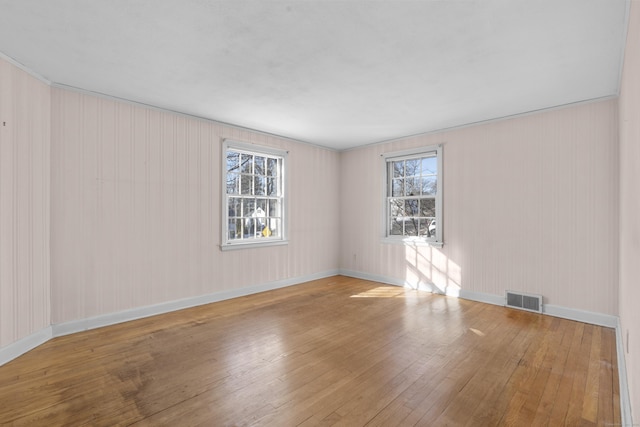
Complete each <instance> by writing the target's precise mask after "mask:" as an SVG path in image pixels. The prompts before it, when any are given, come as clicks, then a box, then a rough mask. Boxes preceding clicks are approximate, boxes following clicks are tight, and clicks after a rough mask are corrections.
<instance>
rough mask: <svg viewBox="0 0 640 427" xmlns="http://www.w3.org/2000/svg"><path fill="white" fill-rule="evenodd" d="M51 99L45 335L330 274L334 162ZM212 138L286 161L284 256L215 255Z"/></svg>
mask: <svg viewBox="0 0 640 427" xmlns="http://www.w3.org/2000/svg"><path fill="white" fill-rule="evenodd" d="M53 99H54V104H55V105H56V108H55V109H54V110H53V117H54V119H55V122H56V125H55V132H54V133H53V143H54V146H55V147H56V150H58V154H59V155H55V156H54V157H53V160H52V170H53V176H54V179H53V182H52V190H51V191H52V197H54V198H55V203H54V209H53V212H52V227H53V235H54V237H55V238H54V239H53V240H52V243H51V245H52V264H53V266H52V276H51V277H52V279H51V280H52V289H53V293H54V303H53V315H52V317H53V323H54V324H56V323H61V322H64V321H69V320H74V319H81V318H87V317H91V316H97V315H100V314H105V313H112V312H117V311H122V310H126V309H130V308H134V307H141V306H146V305H151V304H156V303H160V302H165V301H172V300H177V299H181V298H187V297H192V296H196V295H203V294H209V293H214V292H219V291H224V290H231V289H237V288H240V287H246V286H251V285H258V284H264V283H268V282H273V281H279V280H284V279H289V278H292V277H298V276H307V275H312V274H314V273H320V272H326V271H331V270H335V269H337V265H338V255H337V250H336V248H337V247H338V233H337V230H338V206H339V203H338V188H339V181H338V176H339V173H338V172H339V160H340V155H339V153H337V152H334V151H330V150H326V149H322V148H318V147H314V146H310V145H307V144H299V143H295V142H292V141H290V140H285V139H282V138H277V137H273V136H268V135H263V134H258V133H253V132H250V131H247V130H241V129H237V128H231V127H227V126H223V125H220V124H217V123H212V122H207V121H203V120H197V119H192V118H188V117H184V116H179V115H176V114H172V113H168V112H161V111H158V110H154V109H147V108H143V107H140V106H136V105H132V104H127V103H121V102H116V101H113V100H109V99H104V98H97V97H93V96H91V95H88V94H79V93H75V92H70V91H67V90H63V89H59V88H54V89H53ZM224 138H231V139H238V140H241V141H245V142H252V143H255V144H262V145H267V146H272V147H276V148H280V149H284V150H287V151H289V156H290V162H289V171H288V179H289V196H290V199H289V200H290V204H289V237H290V242H289V244H288V245H286V246H273V247H268V248H258V249H248V250H235V251H225V252H222V251H220V249H219V244H220V214H221V182H220V179H221V171H220V168H221V153H220V150H221V141H222V139H224ZM63 153H64V154H63Z"/></svg>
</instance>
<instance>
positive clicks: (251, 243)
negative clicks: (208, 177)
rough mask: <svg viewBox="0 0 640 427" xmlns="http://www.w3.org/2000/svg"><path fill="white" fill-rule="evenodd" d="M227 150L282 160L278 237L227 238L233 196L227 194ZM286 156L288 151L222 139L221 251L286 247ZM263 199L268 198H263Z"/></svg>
mask: <svg viewBox="0 0 640 427" xmlns="http://www.w3.org/2000/svg"><path fill="white" fill-rule="evenodd" d="M229 150H233V151H239V152H241V153H246V154H253V155H257V156H261V155H263V156H271V157H279V158H281V159H282V164H281V168H280V169H281V170H280V175H281V178H280V179H281V183H280V187H281V188H280V192H281V194H280V196H278V197H279V199H280V203H281V205H280V209H281V216H280V218H281V224H280V232H279V236H277V237H273V236H269V237H262V238H259V239H246V240H244V239H230V238H229V197H234V196H235V195H233V194H227V152H228V151H229ZM287 155H288V151H285V150H279V149H276V148H272V147H265V146H262V145H256V144H251V143H246V142H240V141H234V140H230V139H224V140H223V141H222V156H221V157H222V159H221V166H222V167H221V170H222V173H221V200H222V203H221V205H222V214H221V216H220V218H222V221H221V223H222V224H221V232H222V234H221V243H220V249H221V250H230V249H248V248H258V247H265V246H275V245H286V244H288V240H287V194H288V192H287V190H288V188H287V179H286V177H287ZM254 197H256V198H262V197H261V196H254ZM264 198H268V197H267V196H264Z"/></svg>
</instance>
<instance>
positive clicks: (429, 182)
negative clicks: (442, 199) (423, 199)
mask: <svg viewBox="0 0 640 427" xmlns="http://www.w3.org/2000/svg"><path fill="white" fill-rule="evenodd" d="M437 187H438V186H437V178H436V177H435V176H431V177H428V178H422V194H426V195H429V196H435V195H436V192H437V189H438V188H437Z"/></svg>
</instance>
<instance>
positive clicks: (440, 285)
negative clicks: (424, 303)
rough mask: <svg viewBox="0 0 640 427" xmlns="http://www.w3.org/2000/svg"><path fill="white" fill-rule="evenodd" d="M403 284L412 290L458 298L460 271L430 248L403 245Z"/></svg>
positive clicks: (458, 267)
mask: <svg viewBox="0 0 640 427" xmlns="http://www.w3.org/2000/svg"><path fill="white" fill-rule="evenodd" d="M405 259H406V261H407V270H406V274H405V282H406V283H407V285H408V286H410V287H411V288H412V289H420V290H426V291H431V292H437V293H441V294H446V295H451V296H455V297H457V296H459V295H460V288H461V283H462V269H461V268H460V266H459V265H458V264H456V263H455V262H454V261H452V260H451V259H449V258H448V257H447V256H446V255H445V254H444V253H442V251H441V250H440V249H438V248H434V247H432V246H423V245H420V246H418V245H415V244H406V245H405Z"/></svg>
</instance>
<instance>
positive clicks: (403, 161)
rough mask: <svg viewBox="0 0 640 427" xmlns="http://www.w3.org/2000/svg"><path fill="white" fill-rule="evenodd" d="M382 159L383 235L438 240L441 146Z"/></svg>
mask: <svg viewBox="0 0 640 427" xmlns="http://www.w3.org/2000/svg"><path fill="white" fill-rule="evenodd" d="M385 161H386V206H385V210H386V213H387V214H386V224H385V233H386V237H387V238H389V239H394V240H410V241H425V242H431V243H441V242H442V231H441V230H442V227H441V224H440V223H441V220H440V216H441V215H440V212H441V206H442V203H441V200H442V191H441V188H440V187H441V172H442V170H441V169H442V167H441V164H442V163H441V146H436V147H427V148H424V149H422V150H418V151H416V150H414V151H412V152H410V153H403V154H390V155H387V156H385Z"/></svg>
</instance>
